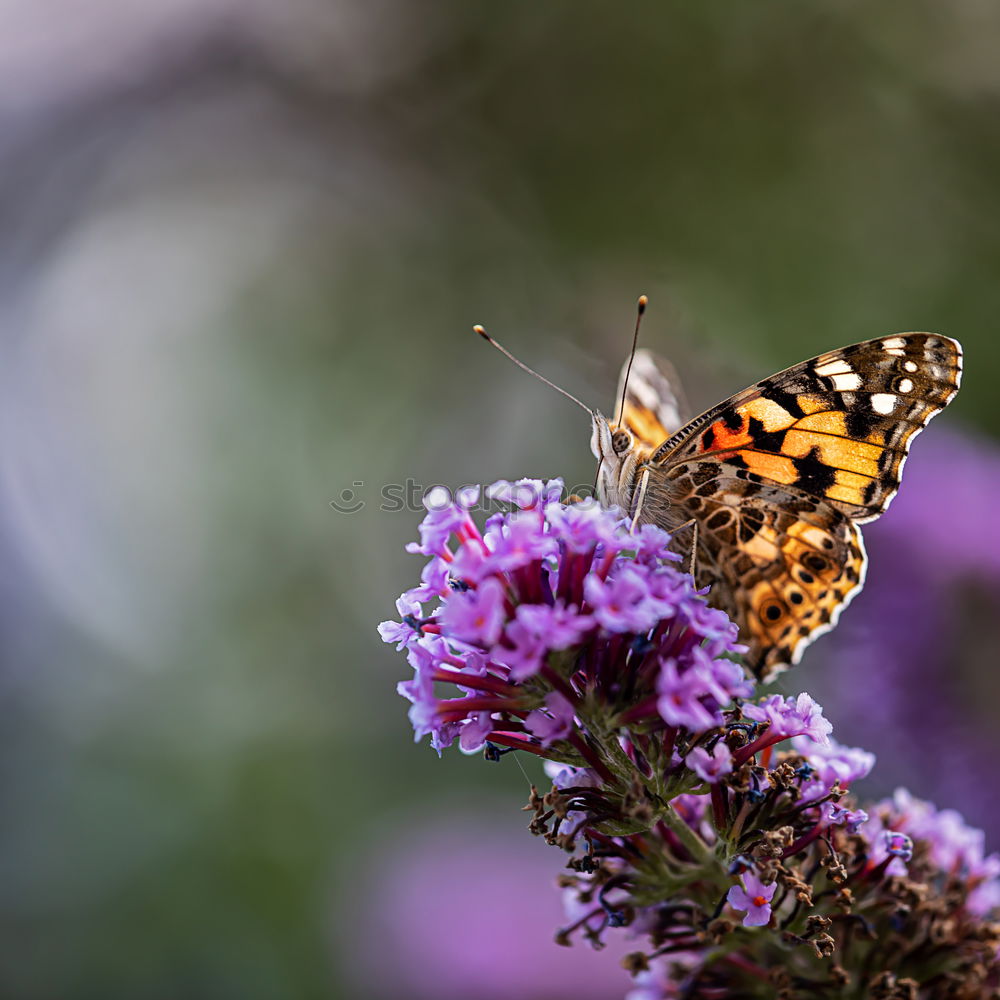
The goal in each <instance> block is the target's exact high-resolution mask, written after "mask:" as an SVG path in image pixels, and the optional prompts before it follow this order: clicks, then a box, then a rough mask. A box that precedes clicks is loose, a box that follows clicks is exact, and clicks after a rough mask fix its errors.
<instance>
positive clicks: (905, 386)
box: [892, 378, 913, 394]
mask: <svg viewBox="0 0 1000 1000" xmlns="http://www.w3.org/2000/svg"><path fill="white" fill-rule="evenodd" d="M892 387H893V389H895V391H896V392H902V393H904V394H905V393H907V392H913V379H911V378H898V379H896V381H895V382H893V384H892Z"/></svg>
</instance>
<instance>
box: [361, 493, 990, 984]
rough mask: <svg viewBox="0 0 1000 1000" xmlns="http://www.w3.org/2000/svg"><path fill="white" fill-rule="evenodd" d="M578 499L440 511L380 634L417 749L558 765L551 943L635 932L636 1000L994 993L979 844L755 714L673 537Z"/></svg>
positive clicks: (549, 825)
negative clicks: (560, 897) (875, 794)
mask: <svg viewBox="0 0 1000 1000" xmlns="http://www.w3.org/2000/svg"><path fill="white" fill-rule="evenodd" d="M561 492H562V483H561V482H560V481H558V480H553V481H550V482H547V483H543V482H540V481H537V480H521V481H519V482H517V483H507V482H501V483H497V484H495V485H494V486H493V487H491V488H490V490H489V495H490V496H491V497H492V498H493V499H495V500H499V501H503V502H505V503H507V504H509V505H510V509H509V510H506V511H504V512H501V513H497V514H494V515H493V516H491V517H489V518H488V519H487V520H486V523H485V525H484V526H483V527H482V528H480V527H479V526H478V525H477V524H476V522H475V521H474V520H473V518H472V516H471V513H470V511H471V508H472V507H473V506H474V505H475V504H476V503H478V499H479V493H478V490H466V491H463V492H462V493H461V494H460V495H459V496H458V497H457V498H456V499H455V500H451V499H450V498H448V499H447V500H445V501H443V502H442V498H440V497H438V496H436V495H432V496H429V497H428V498H427V499H426V501H425V505H426V506H427V508H428V513H427V516H426V517H425V518H424V520H423V523H422V524H421V525H420V541H419V543H414V544H413V545H411V546H409V548H410V551H413V552H417V553H419V554H421V555H424V556H425V557H427V560H428V561H427V563H426V565H425V566H424V569H423V572H422V574H421V581H420V584H419V585H418V586H416V587H414V588H412V589H411V590H409V591H406V592H405V593H404V594H402V595H401V597H400V598H399V600H398V601H397V609H398V611H399V616H400V618H399V620H398V621H389V622H383V623H382V625H381V626H380V633H381V635H382V638H383V639H384V640H385V641H386V642H391V643H395V644H396V645H397V648H399V649H401V650H405V651H406V655H407V658H408V660H409V663H410V665H411V667H412V668H413V671H414V676H413V678H412V679H410V680H407V681H405V682H402V683H400V685H399V692H400V694H402V695H403V696H404V697H405V698H407V699H408V700H409V701H410V703H411V706H410V721H411V723H412V725H413V729H414V732H415V734H416V738H417V739H418V740H419V739H420V738H421V737H423V736H425V735H429V736H430V739H431V745H432V746H433V747H434V748H435V749H436V750H437V751H438V752H439V753H440V751H441V750H442V749H443V748H444V747H447V746H450V745H452V744H454V743H455V742H457V743H458V744H459V746H460V748H461V749H462V750H463V751H466V752H472V751H476V750H481V749H483V748H485V749H486V756H487V758H488V759H493V760H496V759H498V758H499V757H500V756H501V755H502V754H503V753H505V752H508V751H509V750H523V751H528V752H530V753H533V754H536V755H537V756H539V757H542V758H546V759H547V764H546V769H547V771H548V772H549V776H550V777H551V778H552V781H553V787H552V790H551V791H550V792H548V793H547V794H544V795H542V794H541V793H539V792H538V790H537V789H535V788H534V787H533V788H532V790H531V796H530V798H529V802H528V810H529V811H530V812H531V813H532V820H531V823H530V826H529V829H530V830H531V832H532V833H534V834H536V835H537V836H541V837H544V838H545V839H546V840H547V841H548V842H549V843H551V844H553V845H557V846H559V847H560V848H561V849H562V850H563V851H565V852H567V854H569V856H570V859H569V862H568V864H567V868H568V869H569V872H568V873H564V875H563V876H562V879H561V884H562V886H563V890H564V902H565V904H566V910H567V916H568V919H569V924H568V925H567V926H565V927H564V928H562V930H560V931H559V933H558V935H557V940H558V941H560V942H561V943H563V944H568V943H570V941H571V940H572V939H573V937H574V935H579V936H583V937H584V938H586V939H588V940H590V941H591V942H592V943H593V944H595V945H601V944H603V943H604V937H605V935H606V934H616V933H620V930H619V929H621V928H624V929H625V932H626V933H627V934H629V935H631V936H632V938H633V940H636V941H639V942H641V944H642V947H643V950H642V951H638V952H634V953H632V954H631V955H629V956H627V959H626V965H627V967H628V968H629V970H630V971H631V972H632V973H633V975H634V977H635V979H634V982H635V985H636V989H635V990H634V991H633V993H632V994H631V996H632V997H634V998H635V1000H639V998H641V1000H652V998H657V1000H658V998H661V997H663V998H665V997H675V996H706V997H708V996H712V997H714V996H719V997H721V996H758V995H761V996H763V995H774V990H775V989H776V990H777V995H781V996H782V997H788V998H789V1000H791V998H797V997H805V996H813V995H841V993H842V987H844V985H845V983H847V982H849V981H850V978H851V974H850V972H849V971H848V970H849V967H850V968H854V969H857V970H864V975H865V976H867V977H868V979H867V980H865V981H864V982H862V981H860V980H857V981H855V983H854V985H855V986H856V987H857V988H858V990H861V991H862V992H861V993H859V994H858V995H871V996H882V997H885V998H889V997H897V996H898V997H900V998H902V997H914V998H916V997H920V998H921V1000H923V998H930V997H932V996H936V995H938V994H936V993H935V992H934V990H935V989H937V985H936V984H938V983H940V982H944V981H947V982H948V983H950V984H952V985H953V986H954V987H955V988H954V989H952V987H951V986H949V990H951V991H950V992H948V993H947V994H941V995H942V996H944V995H947V996H948V997H953V998H955V1000H965V998H969V1000H971V998H974V997H978V996H981V995H986V994H985V993H984V992H983V991H984V990H987V989H992V988H993V987H996V986H997V985H998V984H1000V965H998V962H997V952H998V948H1000V926H998V925H992V924H989V923H988V922H987V921H986V920H985V919H984V918H985V917H986V915H987V914H989V913H990V912H991V911H993V910H995V909H996V908H998V904H1000V857H998V856H997V855H989V856H987V855H986V854H985V851H984V846H983V835H982V834H981V833H980V832H979V831H976V830H972V829H970V828H969V827H967V826H966V825H965V823H964V822H963V821H962V819H961V817H960V816H959V815H958V814H957V813H955V812H953V811H951V810H936V809H935V808H934V807H933V806H930V805H929V804H928V803H925V802H921V801H919V800H917V799H914V798H912V797H910V796H909V795H907V794H906V793H904V792H897V794H896V796H895V797H894V798H893V799H892V800H891V801H889V802H883V803H879V804H877V805H876V806H873V807H869V809H868V810H865V809H862V808H860V807H859V806H858V805H857V803H856V801H855V800H854V799H853V797H852V793H851V791H850V789H851V787H852V786H853V784H854V783H855V782H857V781H859V780H861V779H863V778H864V777H866V776H867V775H868V773H869V772H870V771H871V769H872V767H873V765H874V762H875V758H874V755H872V754H871V753H868V752H867V751H865V750H860V749H857V748H852V747H846V746H842V745H840V744H838V743H837V742H836V741H834V740H833V739H832V737H831V732H832V726H831V724H830V722H829V721H828V720H827V719H826V718H825V716H824V714H823V711H822V708H821V706H820V705H818V704H817V703H816V701H815V700H814V699H813V698H811V697H810V696H809V695H808V694H804V693H803V694H799V695H797V696H792V697H786V696H782V695H778V694H770V695H767V696H765V697H763V698H761V699H760V700H758V701H748V700H746V699H749V698H751V697H752V695H753V685H752V683H751V682H749V681H748V680H747V679H746V678H745V677H744V674H743V671H742V668H741V667H740V666H739V664H738V662H737V661H736V660H735V659H733V657H735V656H738V655H739V654H740V653H741V652H742V651H743V648H744V647H742V646H741V645H739V643H738V642H737V632H736V628H735V626H734V625H733V623H732V622H731V621H729V619H728V618H727V616H726V615H725V614H723V613H722V612H720V611H717V610H715V609H713V608H711V607H709V606H708V605H707V603H706V600H705V596H704V594H703V593H701V592H699V591H697V590H696V589H695V587H694V583H693V581H692V579H691V577H690V576H689V575H688V574H685V573H683V572H681V571H680V570H679V569H678V568H677V566H676V563H677V556H676V555H674V554H673V553H672V552H671V551H670V548H669V545H670V536H669V535H668V534H667V533H666V532H664V531H662V530H660V529H659V528H656V527H654V526H650V525H646V526H643V527H641V528H640V529H639V530H633V528H632V526H631V525H630V523H629V522H628V521H627V520H625V519H622V518H621V517H620V516H619V514H618V513H617V512H615V511H611V510H606V509H602V508H601V507H599V506H597V505H596V504H593V503H576V504H567V503H563V502H562V501H561V500H560V496H561ZM928 949H931V950H932V951H933V954H934V955H935V960H934V962H932V963H930V964H928V963H927V962H926V961H925V957H926V955H927V954H928V953H929V952H928ZM835 953H837V954H838V961H839V964H831V962H830V959H831V956H833V955H834V954H835ZM904 973H905V974H904ZM845 977H846V978H845ZM761 984H765V985H766V986H767V989H769V990H771V992H766V991H765V992H764V993H762V992H761V989H762V985H761ZM925 985H926V989H925V988H924V987H925ZM815 990H819V993H816V992H815Z"/></svg>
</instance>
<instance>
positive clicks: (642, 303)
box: [616, 295, 649, 423]
mask: <svg viewBox="0 0 1000 1000" xmlns="http://www.w3.org/2000/svg"><path fill="white" fill-rule="evenodd" d="M647 305H649V298H648V296H646V295H640V296H639V304H638V306H637V307H636V311H635V333H634V334H632V350H631V351H630V352H629V356H628V367H627V368H626V369H625V378H624V379H623V381H622V399H621V402H620V403H619V404H618V414H617V417H616V421H617V422H618V423H621V419H622V416H623V414H624V413H625V394H626V393H627V392H628V377H629V375H631V374H632V362H633V361H634V360H635V349H636V346H637V345H638V343H639V325H640V324H641V323H642V314H643V313H644V312H645V311H646V306H647Z"/></svg>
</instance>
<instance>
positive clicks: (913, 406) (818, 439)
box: [591, 333, 962, 680]
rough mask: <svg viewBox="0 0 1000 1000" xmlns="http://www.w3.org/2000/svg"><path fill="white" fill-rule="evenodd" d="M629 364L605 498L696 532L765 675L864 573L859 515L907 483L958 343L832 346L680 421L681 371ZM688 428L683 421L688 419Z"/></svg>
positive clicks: (956, 358) (719, 591)
mask: <svg viewBox="0 0 1000 1000" xmlns="http://www.w3.org/2000/svg"><path fill="white" fill-rule="evenodd" d="M628 367H629V365H628V363H626V365H625V366H624V367H623V369H622V376H621V379H620V381H619V390H618V396H619V398H620V399H621V404H620V405H619V407H618V410H617V412H616V414H615V417H614V419H613V420H608V419H607V418H605V417H603V416H602V415H601V414H600V413H597V412H593V411H592V413H591V416H592V421H593V436H592V440H591V448H592V450H593V452H594V454H595V455H596V457H597V458H598V460H599V462H600V465H599V469H598V477H597V496H598V500H599V501H600V502H601V503H602V504H603V505H605V506H617V507H619V508H620V509H621V510H622V511H623V512H625V513H626V514H627V515H628V516H629V517H631V518H632V519H633V523H634V524H643V523H651V524H656V525H659V526H660V527H662V528H665V529H667V530H668V531H671V532H673V533H675V535H676V538H675V542H674V545H675V547H676V548H677V550H678V551H684V549H683V547H681V546H680V544H679V540H680V539H681V538H682V537H684V536H683V531H682V529H687V530H689V531H690V532H691V535H692V536H693V541H692V540H691V539H690V536H688V540H687V543H686V550H687V551H688V552H689V553H692V555H693V559H692V562H693V566H694V572H695V579H696V583H697V585H698V586H699V587H709V588H710V589H709V595H708V601H709V603H710V604H712V605H714V606H715V607H717V608H720V609H722V610H723V611H725V612H727V613H728V614H729V616H730V617H731V618H732V619H733V621H735V622H736V623H737V625H738V626H739V631H740V639H741V641H742V642H744V643H746V644H747V646H748V647H749V648H748V651H747V653H746V656H745V661H744V662H745V664H746V666H747V667H748V668H749V669H750V670H751V671H752V672H753V673H754V675H755V676H757V677H758V678H760V679H762V680H766V679H769V678H770V677H772V676H773V675H775V674H776V673H778V672H779V671H781V670H783V669H785V668H787V667H789V666H791V665H793V664H795V663H798V661H799V660H800V659H801V657H802V654H803V652H804V651H805V649H806V647H807V646H808V645H809V644H810V643H811V642H812V641H813V640H814V639H816V638H818V637H819V636H821V635H823V634H824V633H825V632H828V631H829V630H830V629H831V628H833V626H834V625H835V624H836V622H837V619H838V617H839V616H840V613H841V611H843V609H844V608H845V607H846V606H847V605H848V604H849V603H850V601H851V600H852V598H853V597H854V596H855V595H856V594H857V593H858V591H860V590H861V587H862V585H863V584H864V578H865V568H866V563H867V557H866V555H865V547H864V541H863V539H862V536H861V529H860V527H859V526H860V525H862V524H864V523H865V522H867V521H872V520H874V519H875V518H877V517H878V516H879V515H880V514H882V512H883V511H885V509H886V508H887V507H888V506H889V502H890V501H891V500H892V498H893V497H894V496H895V494H896V490H897V489H898V488H899V482H900V476H901V475H902V472H903V464H904V463H905V461H906V455H907V451H908V449H909V446H910V443H911V441H912V440H913V438H914V437H916V435H917V434H918V433H919V432H920V431H921V430H922V429H923V428H924V427H925V426H926V424H927V422H928V421H929V420H930V419H931V417H933V416H935V415H936V414H937V413H939V412H940V411H941V410H942V409H943V408H944V407H945V406H947V405H948V403H950V402H951V400H952V399H953V398H954V397H955V394H956V392H958V387H959V383H960V380H961V374H962V348H961V345H960V344H959V343H958V342H957V341H955V340H952V339H950V338H949V337H943V336H940V335H938V334H933V333H900V334H896V335H895V336H890V337H882V338H879V339H876V340H867V341H865V342H864V343H861V344H855V345H853V346H851V347H843V348H841V349H840V350H836V351H830V352H828V353H826V354H821V355H819V357H816V358H812V359H811V360H809V361H803V362H802V363H801V364H798V365H795V366H794V367H792V368H789V369H787V370H786V371H783V372H780V373H778V374H777V375H772V376H771V377H770V378H767V379H764V380H763V381H762V382H758V383H757V384H756V385H752V386H750V388H748V389H744V390H743V391H742V392H740V393H737V394H736V395H735V396H732V397H731V398H730V399H727V400H725V402H722V403H719V404H718V405H717V406H714V407H712V409H710V410H707V411H706V412H704V413H703V414H702V415H701V416H699V417H695V418H694V419H693V420H690V421H689V422H687V423H684V424H683V425H682V419H681V409H682V402H681V400H680V398H679V396H678V395H677V393H676V391H675V389H674V388H673V386H674V380H673V379H672V378H671V374H670V369H669V368H668V366H666V365H665V364H664V363H663V362H661V361H659V360H658V359H657V358H656V356H655V355H653V354H652V353H651V352H649V351H646V350H639V351H635V352H634V354H633V356H632V360H631V372H630V374H627V371H628ZM678 428H679V429H678Z"/></svg>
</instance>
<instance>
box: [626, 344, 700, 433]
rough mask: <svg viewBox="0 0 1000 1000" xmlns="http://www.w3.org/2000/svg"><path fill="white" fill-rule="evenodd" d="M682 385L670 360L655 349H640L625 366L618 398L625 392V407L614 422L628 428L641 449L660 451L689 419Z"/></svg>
mask: <svg viewBox="0 0 1000 1000" xmlns="http://www.w3.org/2000/svg"><path fill="white" fill-rule="evenodd" d="M626 378H627V379H628V385H627V387H626V385H625V380H626ZM679 384H680V383H679V380H678V378H677V374H676V372H675V371H674V369H673V366H672V365H671V364H670V363H669V362H668V361H666V360H664V359H663V358H660V357H658V356H657V355H655V354H654V353H653V352H652V351H647V350H644V349H640V350H638V351H636V352H635V355H634V356H633V357H632V360H631V364H630V363H629V362H628V361H626V362H625V364H624V365H622V370H621V375H620V376H619V378H618V392H617V394H616V396H615V398H616V399H618V400H621V399H622V393H623V391H624V406H623V407H621V406H620V407H619V411H618V412H617V413H616V415H615V419H614V421H613V422H614V423H615V424H616V425H617V426H618V427H625V428H626V429H627V430H628V431H629V433H630V434H631V435H632V438H633V439H634V440H635V441H636V442H637V444H638V445H639V446H640V448H641V449H643V450H646V451H648V452H653V451H656V449H657V448H659V447H660V446H661V445H662V444H663V442H664V441H666V440H667V439H668V438H669V437H670V436H671V434H673V433H675V432H676V431H677V429H678V428H679V427H681V426H683V424H684V423H685V422H686V421H687V419H688V418H687V404H686V403H685V401H684V397H683V396H682V394H681V391H680V388H679Z"/></svg>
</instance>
